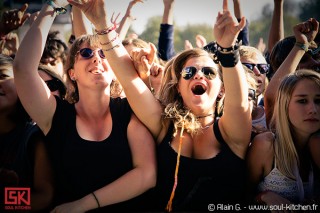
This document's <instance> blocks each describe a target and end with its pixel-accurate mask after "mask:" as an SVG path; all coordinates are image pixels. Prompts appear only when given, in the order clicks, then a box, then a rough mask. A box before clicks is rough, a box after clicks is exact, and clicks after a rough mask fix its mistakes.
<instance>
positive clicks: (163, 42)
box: [158, 0, 176, 61]
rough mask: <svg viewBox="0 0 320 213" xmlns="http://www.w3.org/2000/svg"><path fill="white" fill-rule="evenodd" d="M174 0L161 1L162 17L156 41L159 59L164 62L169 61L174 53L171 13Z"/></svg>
mask: <svg viewBox="0 0 320 213" xmlns="http://www.w3.org/2000/svg"><path fill="white" fill-rule="evenodd" d="M174 3H175V2H174V0H163V6H164V8H163V15H162V22H161V24H160V33H159V40H158V50H159V54H158V55H159V58H161V59H162V60H164V61H168V60H169V59H171V58H172V57H173V56H174V55H175V54H176V53H175V50H174V39H173V35H174V34H173V33H174V26H173V11H174Z"/></svg>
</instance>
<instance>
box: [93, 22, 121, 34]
mask: <svg viewBox="0 0 320 213" xmlns="http://www.w3.org/2000/svg"><path fill="white" fill-rule="evenodd" d="M115 29H117V24H116V23H114V24H113V26H112V27H108V28H107V29H103V30H96V29H95V30H94V31H95V32H96V33H97V34H98V35H106V34H108V33H110V32H111V31H113V30H115Z"/></svg>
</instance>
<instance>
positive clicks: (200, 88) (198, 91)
mask: <svg viewBox="0 0 320 213" xmlns="http://www.w3.org/2000/svg"><path fill="white" fill-rule="evenodd" d="M191 91H192V93H193V94H195V95H202V94H204V93H205V92H206V91H207V88H206V87H205V86H204V85H200V84H197V85H194V86H193V87H192V89H191Z"/></svg>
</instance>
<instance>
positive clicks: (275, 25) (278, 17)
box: [268, 0, 284, 53]
mask: <svg viewBox="0 0 320 213" xmlns="http://www.w3.org/2000/svg"><path fill="white" fill-rule="evenodd" d="M283 1H284V0H274V10H273V16H272V22H271V28H270V30H269V36H268V39H269V40H268V52H269V53H271V51H272V48H273V47H274V45H275V44H276V43H277V42H278V41H280V40H281V39H283V38H284V27H283Z"/></svg>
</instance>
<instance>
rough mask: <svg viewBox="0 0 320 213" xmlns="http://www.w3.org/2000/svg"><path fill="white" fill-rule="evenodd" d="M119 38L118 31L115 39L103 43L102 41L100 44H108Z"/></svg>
mask: <svg viewBox="0 0 320 213" xmlns="http://www.w3.org/2000/svg"><path fill="white" fill-rule="evenodd" d="M117 38H118V33H117V35H116V36H115V37H114V38H113V39H111V40H110V41H108V42H106V43H101V42H100V45H108V44H110V43H112V42H114V41H115V40H116V39H117Z"/></svg>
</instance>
